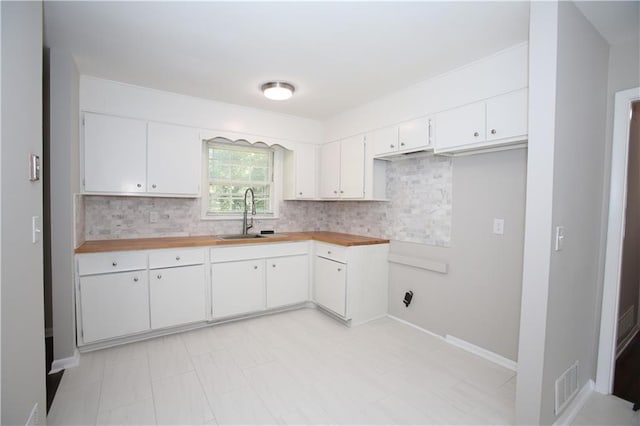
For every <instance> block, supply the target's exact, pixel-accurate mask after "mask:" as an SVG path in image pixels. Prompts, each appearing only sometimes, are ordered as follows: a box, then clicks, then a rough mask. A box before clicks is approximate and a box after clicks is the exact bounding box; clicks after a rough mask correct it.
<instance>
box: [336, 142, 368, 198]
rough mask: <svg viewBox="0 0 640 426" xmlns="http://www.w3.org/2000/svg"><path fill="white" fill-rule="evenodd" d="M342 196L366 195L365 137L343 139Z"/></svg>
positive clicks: (341, 165) (361, 196)
mask: <svg viewBox="0 0 640 426" xmlns="http://www.w3.org/2000/svg"><path fill="white" fill-rule="evenodd" d="M340 197H341V198H363V197H364V137H363V136H354V137H352V138H348V139H345V140H343V141H342V145H341V147H340Z"/></svg>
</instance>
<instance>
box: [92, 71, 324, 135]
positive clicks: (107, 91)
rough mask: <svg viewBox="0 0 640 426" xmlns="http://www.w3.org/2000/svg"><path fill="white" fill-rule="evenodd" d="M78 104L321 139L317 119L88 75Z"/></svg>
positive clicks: (127, 113)
mask: <svg viewBox="0 0 640 426" xmlns="http://www.w3.org/2000/svg"><path fill="white" fill-rule="evenodd" d="M80 109H81V110H82V111H92V112H101V113H105V114H113V115H122V116H126V117H133V118H141V119H146V120H152V121H160V122H166V123H175V124H182V125H186V126H191V127H198V128H204V129H212V130H224V131H229V132H238V133H246V134H251V135H259V136H265V137H272V138H277V139H284V140H289V141H295V142H307V143H316V144H317V143H320V142H321V141H322V124H321V123H320V122H319V121H315V120H310V119H307V118H301V117H295V116H291V115H285V114H278V113H273V112H268V111H263V110H258V109H255V108H248V107H243V106H239V105H233V104H227V103H223V102H216V101H211V100H207V99H202V98H194V97H191V96H185V95H178V94H175V93H170V92H164V91H160V90H155V89H150V88H146V87H140V86H133V85H130V84H125V83H119V82H114V81H109V80H103V79H99V78H95V77H90V76H82V77H81V79H80Z"/></svg>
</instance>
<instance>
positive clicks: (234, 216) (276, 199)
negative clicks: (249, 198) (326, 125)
mask: <svg viewBox="0 0 640 426" xmlns="http://www.w3.org/2000/svg"><path fill="white" fill-rule="evenodd" d="M210 143H216V144H221V145H229V146H232V147H238V148H264V149H265V150H270V151H271V152H272V155H273V170H272V174H273V183H272V185H271V200H272V212H271V213H268V214H261V213H258V214H256V215H255V216H253V218H254V219H256V220H275V219H279V217H280V202H281V201H282V167H283V162H284V157H283V153H282V150H281V149H278V147H277V146H269V145H266V144H263V143H260V142H259V143H257V144H251V143H248V142H244V141H237V142H233V141H229V140H227V139H225V138H214V139H209V140H203V142H202V185H201V187H202V192H201V194H200V195H201V196H200V219H201V220H204V221H220V220H242V213H213V214H212V213H209V212H208V206H209V176H208V175H209V144H210ZM256 145H257V146H256Z"/></svg>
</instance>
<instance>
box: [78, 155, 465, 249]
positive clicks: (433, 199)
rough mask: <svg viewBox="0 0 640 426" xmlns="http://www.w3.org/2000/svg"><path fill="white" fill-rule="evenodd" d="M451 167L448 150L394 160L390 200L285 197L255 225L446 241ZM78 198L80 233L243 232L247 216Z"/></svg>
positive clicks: (190, 205)
mask: <svg viewBox="0 0 640 426" xmlns="http://www.w3.org/2000/svg"><path fill="white" fill-rule="evenodd" d="M452 174H453V170H452V163H451V159H450V158H447V157H422V158H407V159H403V160H401V161H395V162H392V163H389V165H388V168H387V196H388V198H389V200H390V201H389V202H374V201H334V202H325V201H282V202H281V204H280V217H279V218H278V219H273V220H256V221H255V230H256V231H259V230H262V229H275V230H276V231H278V232H286V231H322V230H330V231H336V232H348V233H352V234H359V235H368V236H375V237H382V238H389V239H393V240H399V241H408V242H416V243H423V244H428V245H435V246H441V247H447V246H449V242H450V239H451V203H452ZM79 198H83V199H82V200H80V201H77V202H76V239H78V238H79V237H80V238H82V239H86V240H106V239H118V238H146V237H168V236H192V235H215V234H228V233H239V232H240V231H241V228H242V224H241V220H228V221H227V220H225V221H218V220H216V221H212V220H202V219H201V218H200V216H201V213H200V199H184V198H145V197H111V196H84V197H79ZM151 212H157V213H158V220H157V222H156V223H151V222H150V220H149V219H150V213H151ZM82 224H84V232H82V229H81V228H83V226H82ZM83 234H84V235H83Z"/></svg>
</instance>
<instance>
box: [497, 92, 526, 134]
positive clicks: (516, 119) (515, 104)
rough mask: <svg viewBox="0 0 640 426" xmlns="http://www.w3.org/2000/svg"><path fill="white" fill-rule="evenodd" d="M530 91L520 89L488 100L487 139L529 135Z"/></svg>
mask: <svg viewBox="0 0 640 426" xmlns="http://www.w3.org/2000/svg"><path fill="white" fill-rule="evenodd" d="M527 95H528V91H527V89H522V90H518V91H516V92H512V93H509V94H506V95H503V96H496V97H495V98H491V99H488V100H487V140H488V141H494V140H500V139H505V138H513V137H520V138H521V139H524V138H526V137H527V134H528V128H527V115H528V101H529V98H528V96H527Z"/></svg>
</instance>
